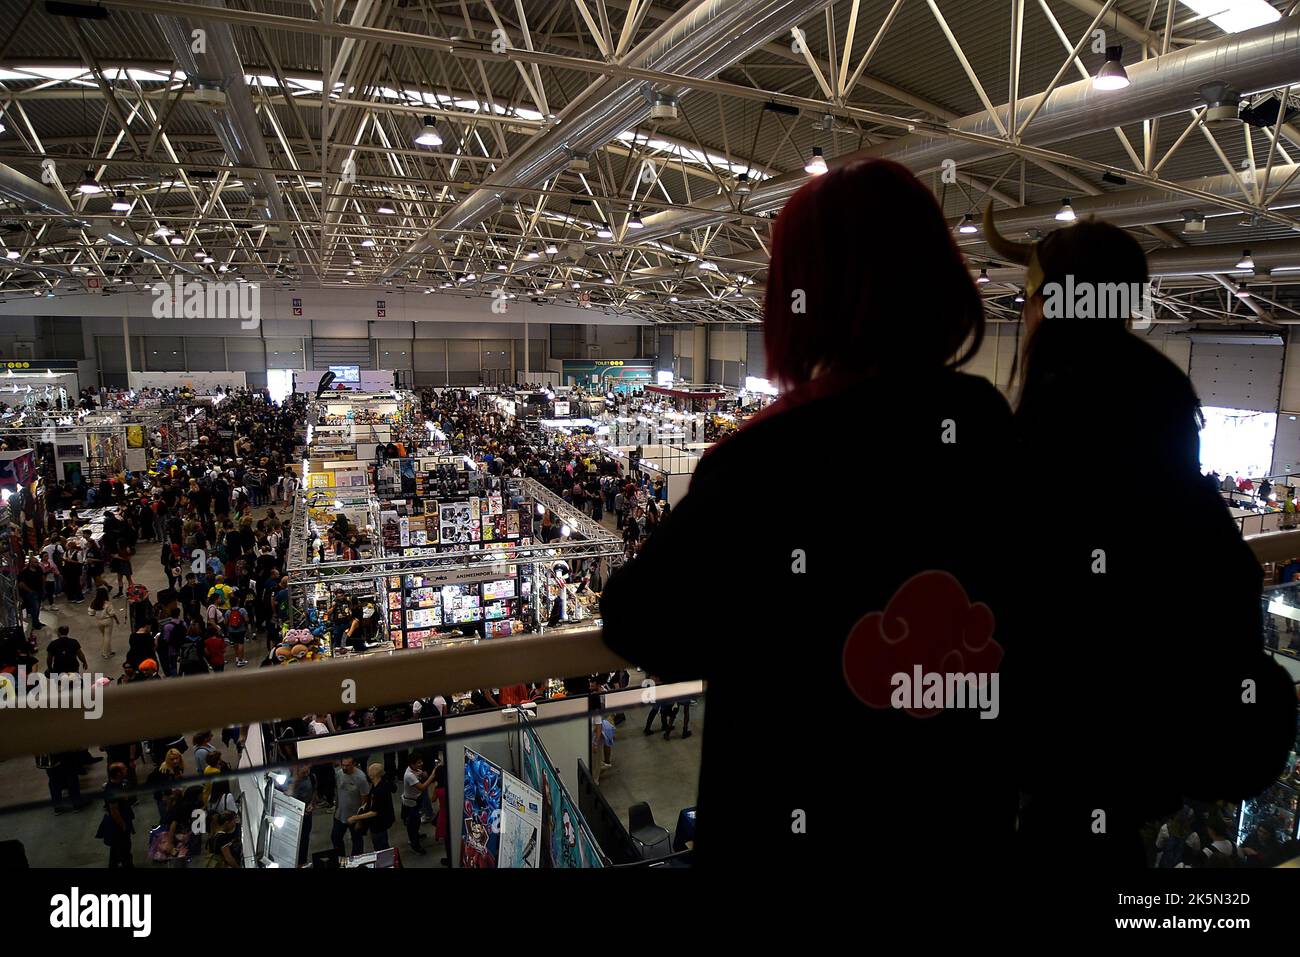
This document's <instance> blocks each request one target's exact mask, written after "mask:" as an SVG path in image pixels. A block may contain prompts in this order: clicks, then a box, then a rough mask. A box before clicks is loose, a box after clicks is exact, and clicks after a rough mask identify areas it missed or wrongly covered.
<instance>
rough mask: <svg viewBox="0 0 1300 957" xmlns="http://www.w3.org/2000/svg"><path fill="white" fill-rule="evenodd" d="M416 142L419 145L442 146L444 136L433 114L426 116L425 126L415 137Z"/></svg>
mask: <svg viewBox="0 0 1300 957" xmlns="http://www.w3.org/2000/svg"><path fill="white" fill-rule="evenodd" d="M415 142H416V144H417V145H419V146H441V145H442V136H441V135H440V134H439V133H438V126H437V124H436V123H435V122H434V119H433V117H432V116H426V117H425V118H424V127H423V128H422V129H421V130H420V132H419V134H418V135H417V136H416V137H415Z"/></svg>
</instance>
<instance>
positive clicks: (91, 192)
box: [77, 170, 104, 196]
mask: <svg viewBox="0 0 1300 957" xmlns="http://www.w3.org/2000/svg"><path fill="white" fill-rule="evenodd" d="M103 191H104V187H102V186H100V185H99V181H98V180H97V179H95V177H94V174H92V173H91V172H90V170H86V175H85V176H83V177H81V182H80V183H78V184H77V192H78V193H85V194H86V195H87V196H95V195H97V194H99V193H102V192H103Z"/></svg>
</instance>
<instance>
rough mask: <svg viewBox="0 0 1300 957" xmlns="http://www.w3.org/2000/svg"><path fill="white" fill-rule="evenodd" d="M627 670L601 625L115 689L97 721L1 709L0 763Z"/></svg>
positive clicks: (107, 691) (65, 713)
mask: <svg viewBox="0 0 1300 957" xmlns="http://www.w3.org/2000/svg"><path fill="white" fill-rule="evenodd" d="M626 667H628V664H627V662H625V661H623V660H622V659H621V658H619V656H618V655H616V654H614V653H613V652H612V651H610V650H609V649H608V648H606V647H605V645H604V643H603V642H602V641H601V632H600V629H599V628H580V629H575V630H573V631H560V632H553V633H549V634H544V635H522V636H518V637H510V638H492V639H486V640H481V641H477V642H470V643H463V644H459V645H457V646H455V647H451V648H426V649H421V650H419V651H415V650H411V651H398V652H394V653H392V654H375V655H357V656H349V657H345V658H338V659H331V660H326V661H317V662H302V663H298V664H294V665H291V666H290V665H277V666H274V667H267V668H249V669H244V670H240V671H227V672H223V673H221V674H212V675H194V676H190V677H184V678H168V679H163V680H160V681H148V682H138V683H135V684H129V685H109V686H106V687H104V688H103V689H102V692H103V699H102V704H103V708H102V715H101V717H100V718H98V719H97V720H87V719H86V717H85V715H84V713H83V712H82V711H80V710H71V709H68V710H60V709H42V710H23V709H15V710H8V709H6V711H4V712H0V729H2V730H0V759H3V758H11V757H17V756H20V755H32V754H43V753H49V752H55V753H57V752H62V751H71V750H75V749H78V748H82V747H91V746H94V745H100V744H112V743H114V742H125V741H141V740H148V739H150V738H152V737H155V736H157V735H162V734H172V733H181V732H184V733H188V732H190V731H195V730H201V729H205V728H221V727H228V726H231V725H240V724H248V723H250V722H253V721H270V720H274V719H278V718H288V717H297V716H300V715H306V714H319V713H323V712H327V711H338V710H341V709H344V708H348V709H351V708H354V707H355V708H368V707H372V706H377V705H388V704H397V703H400V702H407V701H414V700H415V699H417V698H423V697H428V696H429V695H433V694H438V693H439V692H442V693H450V692H452V691H462V690H467V689H472V688H489V687H499V686H501V685H508V684H517V683H519V682H522V681H537V680H541V679H543V678H551V677H563V676H566V675H588V674H599V673H601V672H607V671H617V670H619V669H621V668H626Z"/></svg>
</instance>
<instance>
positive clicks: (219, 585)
mask: <svg viewBox="0 0 1300 957" xmlns="http://www.w3.org/2000/svg"><path fill="white" fill-rule="evenodd" d="M234 594H235V590H234V589H233V588H231V587H230V586H229V585H227V584H226V578H225V576H224V575H218V576H217V580H216V584H214V585H213V586H212V587H211V588H209V589H208V602H209V603H214V602H215V603H216V606H217V607H218V608H220V609H221V610H222V611H229V610H230V600H231V599H232V598H233V597H234Z"/></svg>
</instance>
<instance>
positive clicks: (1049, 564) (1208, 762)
mask: <svg viewBox="0 0 1300 957" xmlns="http://www.w3.org/2000/svg"><path fill="white" fill-rule="evenodd" d="M1043 328H1044V330H1045V331H1047V334H1046V335H1045V336H1043V337H1042V338H1040V339H1039V340H1038V341H1036V342H1035V344H1034V361H1032V362H1031V363H1030V369H1031V370H1036V371H1035V372H1033V373H1032V374H1031V377H1030V379H1029V381H1028V382H1027V383H1026V385H1025V391H1024V393H1023V396H1022V398H1021V401H1020V402H1019V404H1018V408H1017V413H1016V424H1017V428H1018V432H1019V435H1020V437H1021V439H1022V441H1023V453H1022V454H1023V457H1024V461H1025V463H1026V468H1025V471H1024V474H1023V482H1022V483H1021V488H1020V492H1019V494H1017V495H1016V496H1015V498H1016V506H1015V507H1016V508H1018V509H1026V510H1028V512H1029V513H1030V514H1031V515H1033V516H1034V517H1035V519H1036V521H1035V523H1034V526H1033V530H1034V532H1035V536H1034V539H1033V543H1032V544H1033V553H1032V557H1031V560H1030V561H1028V562H1026V563H1025V568H1026V570H1027V571H1029V572H1031V573H1032V574H1031V575H1029V576H1026V579H1025V581H1026V584H1027V585H1029V586H1030V587H1029V588H1028V589H1027V594H1028V596H1030V597H1031V598H1032V600H1033V602H1034V616H1035V633H1036V635H1037V637H1038V638H1039V639H1040V640H1036V641H1032V642H1028V643H1027V644H1026V646H1025V649H1024V653H1023V654H1020V655H1017V656H1014V657H1010V656H1009V660H1008V666H1009V669H1010V672H1011V673H1010V674H1009V675H1008V677H1007V681H1008V682H1013V681H1016V680H1017V678H1018V677H1019V675H1020V674H1024V675H1025V676H1026V678H1027V679H1029V680H1026V681H1024V682H1023V684H1020V683H1017V686H1022V687H1024V689H1025V690H1026V693H1027V694H1028V695H1029V696H1030V697H1029V698H1028V699H1027V700H1026V701H1025V702H1024V703H1025V707H1026V709H1027V713H1029V714H1032V715H1037V716H1038V719H1037V720H1033V721H1030V722H1026V723H1025V724H1024V726H1023V727H1024V730H1025V732H1026V734H1025V737H1024V740H1023V742H1022V747H1023V755H1024V758H1023V761H1022V768H1023V770H1024V772H1025V777H1024V786H1025V789H1026V791H1027V792H1029V794H1030V795H1031V800H1030V802H1029V804H1028V807H1027V808H1026V811H1025V815H1024V819H1023V821H1022V826H1021V831H1020V834H1021V838H1022V845H1023V846H1024V849H1025V850H1026V852H1027V853H1028V854H1030V855H1031V856H1046V857H1048V858H1050V859H1052V860H1055V861H1058V862H1065V861H1068V862H1069V863H1070V864H1071V866H1078V865H1080V864H1083V863H1085V862H1086V863H1090V864H1094V865H1098V866H1113V865H1114V864H1117V863H1128V864H1140V863H1141V846H1140V843H1139V840H1138V828H1139V827H1140V826H1141V825H1142V824H1143V823H1144V822H1148V821H1151V820H1152V819H1154V818H1157V817H1159V816H1162V815H1167V814H1172V813H1174V812H1176V811H1177V810H1178V808H1179V807H1180V805H1181V799H1182V797H1194V798H1201V799H1206V800H1212V799H1218V798H1231V799H1234V800H1237V799H1241V798H1244V797H1248V796H1251V795H1254V794H1257V793H1259V792H1260V791H1262V790H1263V789H1264V788H1266V787H1267V786H1268V785H1269V783H1270V782H1271V781H1272V780H1273V779H1274V776H1275V775H1276V774H1277V773H1278V772H1279V771H1280V770H1281V769H1282V766H1283V765H1284V763H1285V761H1286V756H1287V753H1288V751H1289V750H1290V745H1291V741H1292V740H1293V736H1294V734H1295V716H1296V712H1295V704H1296V701H1295V689H1294V687H1293V686H1292V684H1291V682H1290V680H1289V679H1288V678H1287V676H1286V673H1285V672H1284V671H1283V670H1282V668H1281V667H1280V666H1278V665H1277V664H1275V663H1273V662H1271V661H1270V660H1269V659H1267V658H1266V657H1265V655H1264V654H1263V645H1262V620H1261V609H1260V586H1261V572H1260V567H1259V563H1258V562H1257V561H1256V560H1255V557H1254V555H1253V554H1252V552H1251V550H1250V548H1249V547H1248V546H1247V545H1246V544H1245V543H1244V542H1243V540H1242V538H1241V534H1240V532H1239V531H1238V529H1237V527H1236V525H1235V524H1234V523H1233V522H1232V520H1231V519H1230V517H1229V516H1228V513H1227V510H1226V509H1225V507H1224V504H1223V502H1222V500H1221V499H1220V498H1219V495H1218V493H1217V492H1216V491H1214V490H1213V489H1212V488H1211V487H1210V484H1209V482H1207V481H1206V480H1205V479H1204V478H1203V477H1202V476H1201V474H1200V465H1199V450H1198V436H1197V428H1198V422H1197V418H1198V403H1197V399H1196V395H1195V393H1194V392H1193V390H1192V387H1191V384H1190V383H1189V382H1188V381H1187V377H1186V376H1185V375H1183V373H1182V372H1181V371H1179V370H1178V369H1177V368H1176V367H1175V366H1174V365H1173V364H1172V363H1171V362H1169V360H1168V359H1166V358H1165V357H1164V356H1162V355H1161V354H1160V353H1159V352H1157V351H1156V350H1155V349H1153V348H1152V347H1151V346H1150V345H1149V344H1148V343H1146V342H1144V341H1142V340H1141V339H1139V338H1138V337H1137V336H1135V335H1133V334H1130V333H1128V332H1125V331H1124V330H1123V329H1119V328H1116V329H1104V328H1103V329H1098V328H1096V327H1094V326H1091V325H1076V326H1070V325H1065V326H1051V327H1050V331H1049V326H1047V325H1045V326H1044V327H1043ZM1040 347H1041V348H1040ZM1098 476H1101V477H1102V480H1101V481H1098V478H1097V477H1098ZM1244 682H1250V683H1253V688H1254V697H1255V700H1254V702H1253V703H1245V702H1243V700H1242V699H1243V696H1244V694H1245V692H1246V685H1244V684H1243V683H1244ZM1098 811H1103V812H1105V825H1106V831H1105V834H1098V833H1095V827H1094V821H1098V820H1100V818H1099V817H1098V815H1097V812H1098ZM1229 823H1231V822H1229ZM1233 836H1234V837H1235V835H1233Z"/></svg>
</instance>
